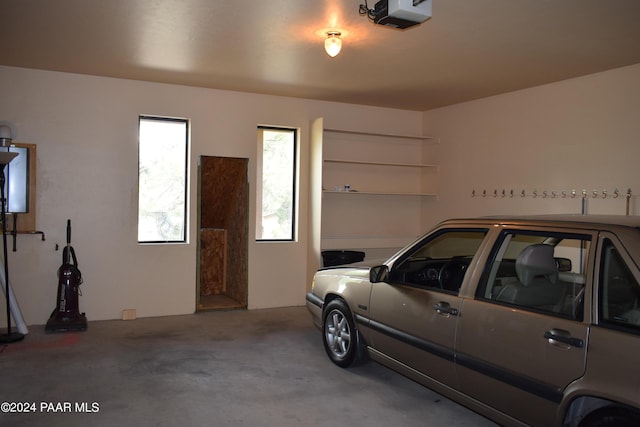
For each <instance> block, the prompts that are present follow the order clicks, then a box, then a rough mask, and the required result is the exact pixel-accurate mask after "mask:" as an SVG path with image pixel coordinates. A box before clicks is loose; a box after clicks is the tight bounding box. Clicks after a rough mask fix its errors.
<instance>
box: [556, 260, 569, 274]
mask: <svg viewBox="0 0 640 427" xmlns="http://www.w3.org/2000/svg"><path fill="white" fill-rule="evenodd" d="M555 260H556V267H558V271H560V272H562V271H571V270H572V266H571V260H570V259H569V258H555Z"/></svg>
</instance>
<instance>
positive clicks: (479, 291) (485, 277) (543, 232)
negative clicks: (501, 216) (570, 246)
mask: <svg viewBox="0 0 640 427" xmlns="http://www.w3.org/2000/svg"><path fill="white" fill-rule="evenodd" d="M509 235H512V236H517V235H520V236H532V237H537V236H539V237H542V238H544V239H543V241H544V240H548V239H553V238H556V239H560V240H564V239H569V240H576V241H582V242H585V241H587V242H589V247H588V248H587V249H582V253H581V257H580V262H581V264H582V265H581V266H580V270H581V271H582V273H581V274H583V275H584V276H585V284H584V285H583V287H584V297H583V299H582V311H581V312H579V313H578V314H577V316H576V317H574V316H570V315H566V314H563V313H560V312H554V311H549V310H545V309H538V308H536V307H533V306H528V305H522V304H515V303H510V302H506V301H500V300H497V299H495V298H496V296H492V297H488V296H487V288H488V287H489V285H490V283H489V280H490V278H491V277H492V273H493V272H494V268H495V269H497V268H498V267H494V266H495V262H496V258H497V257H498V256H502V255H504V252H506V250H507V249H508V246H509V244H510V241H511V240H512V239H511V238H509V237H508V236H509ZM507 240H509V241H508V242H507ZM596 241H597V240H596V236H594V235H593V233H590V232H588V231H585V232H582V231H578V230H566V229H554V230H549V229H541V228H533V227H532V228H522V229H519V228H505V229H503V230H501V231H500V234H499V235H498V237H497V238H496V240H495V242H494V245H493V248H491V252H490V253H489V256H488V258H487V261H486V263H485V265H484V270H483V272H482V275H481V277H480V279H479V281H478V286H477V287H476V290H475V293H474V299H476V300H478V301H484V302H486V303H489V304H495V305H502V306H507V307H513V308H516V309H518V310H522V311H527V312H532V313H538V314H542V315H545V316H552V317H559V318H563V319H567V320H571V321H575V322H582V321H583V320H584V317H585V316H586V308H587V307H588V302H587V296H586V295H587V292H588V291H589V290H588V287H589V286H588V283H589V264H591V265H593V261H592V260H591V258H593V256H594V254H595V242H596ZM505 244H506V245H507V246H504V245H505ZM527 246H529V245H527ZM554 251H555V245H554ZM516 260H517V257H516ZM514 261H515V260H514ZM585 261H586V262H585ZM500 262H502V259H501V260H500ZM492 280H495V277H494V278H493V279H492ZM494 286H495V283H493V284H491V290H492V292H493V287H494Z"/></svg>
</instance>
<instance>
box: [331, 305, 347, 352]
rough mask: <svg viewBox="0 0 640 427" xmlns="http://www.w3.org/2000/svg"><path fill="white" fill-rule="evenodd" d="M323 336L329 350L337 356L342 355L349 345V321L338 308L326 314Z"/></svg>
mask: <svg viewBox="0 0 640 427" xmlns="http://www.w3.org/2000/svg"><path fill="white" fill-rule="evenodd" d="M325 336H326V338H327V344H328V345H329V349H330V350H331V352H332V353H333V354H334V355H335V356H336V357H338V358H342V357H344V356H345V355H346V354H347V352H348V351H349V348H350V347H351V329H350V328H349V322H347V319H346V318H345V317H344V315H343V314H342V313H341V312H339V311H338V310H334V311H332V312H331V313H329V315H328V316H327V323H326V326H325Z"/></svg>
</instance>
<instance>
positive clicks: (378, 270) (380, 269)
mask: <svg viewBox="0 0 640 427" xmlns="http://www.w3.org/2000/svg"><path fill="white" fill-rule="evenodd" d="M388 277H389V267H387V266H386V265H377V266H375V267H371V270H369V282H371V283H379V282H384V281H386V280H387V278H388Z"/></svg>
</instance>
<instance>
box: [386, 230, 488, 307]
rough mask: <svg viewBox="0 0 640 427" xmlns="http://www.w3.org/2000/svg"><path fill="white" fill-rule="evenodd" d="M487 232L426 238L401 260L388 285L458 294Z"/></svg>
mask: <svg viewBox="0 0 640 427" xmlns="http://www.w3.org/2000/svg"><path fill="white" fill-rule="evenodd" d="M486 234H487V230H446V231H442V232H440V233H437V234H436V235H435V236H434V235H432V236H429V237H428V238H427V240H425V242H424V243H423V244H419V245H417V246H416V249H415V250H413V251H412V252H411V253H409V254H408V256H406V258H405V259H403V260H401V261H400V263H399V264H398V265H397V267H394V268H393V271H392V272H391V276H390V281H392V282H395V283H401V284H405V285H412V286H419V287H426V288H431V289H433V290H436V291H442V292H447V293H451V294H458V291H459V290H460V286H461V285H462V281H463V279H464V276H465V274H466V272H467V268H468V267H469V264H470V263H471V260H472V259H473V257H474V255H475V254H476V252H477V250H478V248H479V247H480V244H481V243H482V240H483V239H484V236H485V235H486Z"/></svg>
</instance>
